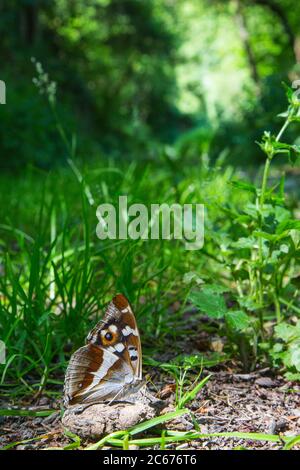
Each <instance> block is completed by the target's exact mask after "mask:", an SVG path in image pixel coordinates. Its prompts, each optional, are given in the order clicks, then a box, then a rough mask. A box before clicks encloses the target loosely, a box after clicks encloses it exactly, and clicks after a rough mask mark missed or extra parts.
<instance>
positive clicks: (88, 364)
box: [64, 294, 142, 407]
mask: <svg viewBox="0 0 300 470" xmlns="http://www.w3.org/2000/svg"><path fill="white" fill-rule="evenodd" d="M141 385H142V351H141V342H140V335H139V331H138V328H137V324H136V320H135V317H134V314H133V312H132V309H131V307H130V305H129V302H128V301H127V299H126V298H125V297H124V296H123V295H122V294H118V295H116V296H115V297H114V298H113V300H112V301H111V302H110V304H109V305H108V307H107V310H106V313H105V316H104V318H103V320H102V321H100V322H99V323H98V324H97V325H96V326H95V327H94V328H93V329H92V331H91V332H90V333H89V334H88V336H87V344H86V345H85V346H83V347H82V348H80V349H78V350H77V351H76V352H75V353H74V354H73V355H72V357H71V359H70V363H69V366H68V368H67V372H66V379H65V387H64V404H65V406H66V407H68V406H70V405H74V404H78V403H83V404H93V403H101V402H107V401H113V400H114V399H115V398H116V397H117V398H118V399H121V398H124V397H127V396H129V395H130V394H131V393H133V392H134V391H135V390H137V389H139V388H140V387H141Z"/></svg>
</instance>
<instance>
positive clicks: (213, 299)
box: [190, 286, 227, 319]
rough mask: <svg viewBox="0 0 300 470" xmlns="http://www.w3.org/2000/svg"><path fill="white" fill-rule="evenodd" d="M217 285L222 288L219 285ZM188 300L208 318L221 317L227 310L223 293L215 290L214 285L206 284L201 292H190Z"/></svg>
mask: <svg viewBox="0 0 300 470" xmlns="http://www.w3.org/2000/svg"><path fill="white" fill-rule="evenodd" d="M219 287H220V288H221V289H222V287H221V286H219ZM190 300H191V302H192V303H193V304H194V305H195V306H196V307H198V308H199V310H200V311H201V312H203V313H205V314H206V315H207V316H209V317H210V318H216V319H220V318H223V317H224V315H225V313H226V312H227V307H226V305H225V300H224V298H223V295H222V294H221V293H220V292H217V291H216V286H207V287H205V288H204V289H202V290H201V292H192V293H191V294H190Z"/></svg>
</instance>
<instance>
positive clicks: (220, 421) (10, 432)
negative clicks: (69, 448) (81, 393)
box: [0, 368, 300, 450]
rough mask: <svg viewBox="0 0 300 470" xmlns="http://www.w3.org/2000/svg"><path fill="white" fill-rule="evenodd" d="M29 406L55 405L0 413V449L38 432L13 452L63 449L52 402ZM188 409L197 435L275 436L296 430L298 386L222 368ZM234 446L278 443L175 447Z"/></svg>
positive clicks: (208, 442)
mask: <svg viewBox="0 0 300 470" xmlns="http://www.w3.org/2000/svg"><path fill="white" fill-rule="evenodd" d="M209 372H210V373H211V371H209ZM160 379H162V376H160ZM158 384H160V385H158V390H159V391H158V396H160V397H161V398H163V399H164V400H165V401H166V405H167V407H168V408H169V409H170V408H172V405H173V403H174V398H175V397H174V386H173V384H172V383H171V382H170V381H169V383H166V381H165V380H161V381H158ZM0 407H1V408H2V409H3V408H6V409H7V408H8V407H9V405H8V404H7V403H4V402H3V401H2V402H0ZM20 407H22V404H19V406H18V408H20ZM31 408H33V409H34V408H36V409H37V408H38V409H39V410H41V409H43V408H45V409H49V408H55V409H57V412H56V413H54V414H52V415H51V416H48V417H0V420H1V422H0V425H1V437H0V446H1V447H3V446H5V445H7V444H10V443H12V442H16V441H18V442H19V441H23V440H25V439H31V438H36V437H37V436H40V435H44V436H45V437H44V438H43V439H39V440H36V441H32V442H28V443H21V444H19V445H16V446H15V448H16V449H18V450H22V449H46V448H48V447H57V446H58V447H63V446H65V445H66V444H68V443H69V442H70V440H69V439H68V438H67V437H66V436H65V435H64V433H63V428H62V425H61V421H60V411H59V410H60V403H59V402H58V401H53V400H51V399H49V398H47V397H40V398H39V400H38V401H36V402H35V403H34V404H33V405H32V406H31ZM189 408H190V409H191V411H192V412H193V413H194V416H195V418H196V420H197V422H198V424H199V427H200V430H201V432H202V433H216V432H218V433H219V432H232V431H239V432H247V433H248V432H256V433H257V432H259V433H264V434H277V435H279V436H295V435H299V434H300V386H299V384H293V383H290V382H286V381H285V380H284V379H283V378H282V377H280V376H275V377H274V376H271V375H270V372H269V370H266V369H264V370H261V371H256V372H253V373H251V374H240V373H235V372H233V371H232V370H230V369H228V368H226V370H221V371H218V372H213V373H212V377H211V379H210V380H209V382H208V383H207V384H206V386H205V387H204V388H203V389H202V390H201V392H200V393H199V394H198V396H197V397H196V399H195V400H194V401H193V402H191V403H190V404H189ZM27 409H28V404H27ZM166 426H167V427H168V428H169V429H170V428H171V429H176V430H182V431H183V430H192V429H193V428H194V425H193V423H192V421H191V419H190V418H189V417H182V418H180V419H177V420H176V421H174V422H170V423H168V424H167V425H166ZM150 432H151V431H150ZM86 444H88V443H87V442H82V447H84V446H85V445H86ZM239 447H241V448H247V449H281V448H282V447H283V444H281V443H272V442H259V441H250V440H247V441H246V440H244V439H237V438H223V437H218V438H208V439H201V440H197V441H192V442H189V443H184V444H181V445H179V447H177V448H182V449H186V450H187V449H203V450H205V449H207V450H208V449H234V448H239ZM171 448H175V446H173V447H171ZM296 448H297V446H295V449H296ZM298 448H300V446H298ZM106 449H107V447H106Z"/></svg>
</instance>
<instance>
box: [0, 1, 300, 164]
mask: <svg viewBox="0 0 300 470" xmlns="http://www.w3.org/2000/svg"><path fill="white" fill-rule="evenodd" d="M299 15H300V4H299V2H297V0H245V1H241V0H224V1H223V0H222V1H220V0H213V1H208V0H201V1H200V0H197V1H196V0H184V1H183V0H176V1H175V0H174V1H170V0H169V1H167V2H165V1H162V0H147V1H146V2H145V1H142V0H84V1H83V0H19V1H17V0H10V1H8V0H4V1H2V2H1V5H0V33H1V44H0V54H1V59H2V60H1V76H0V79H2V80H5V82H6V83H7V105H6V106H1V109H0V112H1V126H0V142H1V143H0V164H1V167H2V168H6V169H13V170H16V169H17V168H21V167H23V166H24V165H25V164H27V163H32V164H34V165H38V166H40V167H42V168H46V169H48V168H51V167H52V166H53V165H55V164H56V163H59V162H63V161H64V159H65V156H64V151H63V148H62V146H61V144H60V143H59V142H58V141H57V139H56V138H55V134H54V132H55V123H54V122H53V119H52V118H51V115H50V114H49V112H48V109H47V107H46V106H45V103H44V100H43V98H42V97H39V96H38V94H37V90H36V89H35V87H34V85H33V83H32V78H33V76H34V68H33V67H32V63H31V60H30V59H31V57H35V58H36V59H37V60H38V61H40V62H41V63H42V64H43V66H44V69H45V70H46V71H47V72H48V73H49V74H50V76H51V79H52V80H55V81H56V82H57V83H58V85H59V86H58V90H59V96H58V102H59V113H60V116H61V119H62V120H63V122H64V125H65V127H66V128H67V129H72V130H75V131H77V132H78V133H79V134H80V135H81V141H80V143H79V155H81V156H82V158H84V159H88V158H90V157H91V156H93V155H94V156H97V157H98V156H99V155H101V154H105V155H108V154H109V155H111V156H116V157H118V158H125V157H127V158H138V159H140V160H141V159H143V158H146V159H149V158H156V157H157V154H158V151H159V149H160V147H161V144H163V145H165V144H168V145H173V144H175V151H176V152H178V149H179V151H180V150H181V149H182V151H183V154H184V156H185V158H186V159H187V160H188V159H189V158H190V157H191V158H198V157H199V156H200V155H201V154H203V153H210V154H211V156H212V158H217V157H218V156H219V154H220V153H221V152H223V151H224V150H226V153H227V156H228V158H230V160H231V162H232V163H234V164H239V165H241V164H249V163H255V162H257V161H259V160H260V161H262V159H261V155H260V153H259V149H258V148H257V147H256V145H255V141H256V140H257V139H258V138H259V136H260V135H261V134H262V131H263V130H265V129H266V127H267V125H268V123H270V122H272V121H273V116H274V115H275V114H277V113H279V112H281V111H282V109H283V108H284V99H285V98H284V92H283V91H282V92H281V90H280V83H281V81H283V80H284V81H286V82H291V81H292V80H293V79H295V78H297V73H298V72H299V66H298V65H297V64H298V62H299V56H300V46H299V43H300V34H299V21H298V20H299ZM270 130H271V131H272V129H270ZM290 132H291V137H292V138H295V137H296V136H295V135H294V134H293V129H291V131H290ZM241 152H242V153H243V158H242V159H241Z"/></svg>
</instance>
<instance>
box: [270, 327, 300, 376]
mask: <svg viewBox="0 0 300 470" xmlns="http://www.w3.org/2000/svg"><path fill="white" fill-rule="evenodd" d="M275 340H276V342H275V344H274V345H273V348H272V349H271V351H270V354H271V356H272V358H273V360H274V363H275V364H279V365H280V364H281V363H282V364H283V365H284V366H285V367H286V369H287V372H286V374H285V376H286V378H287V379H288V380H300V320H298V321H297V322H296V323H295V324H294V325H292V324H289V323H286V322H282V323H280V324H279V325H276V326H275Z"/></svg>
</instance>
